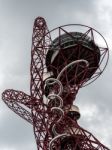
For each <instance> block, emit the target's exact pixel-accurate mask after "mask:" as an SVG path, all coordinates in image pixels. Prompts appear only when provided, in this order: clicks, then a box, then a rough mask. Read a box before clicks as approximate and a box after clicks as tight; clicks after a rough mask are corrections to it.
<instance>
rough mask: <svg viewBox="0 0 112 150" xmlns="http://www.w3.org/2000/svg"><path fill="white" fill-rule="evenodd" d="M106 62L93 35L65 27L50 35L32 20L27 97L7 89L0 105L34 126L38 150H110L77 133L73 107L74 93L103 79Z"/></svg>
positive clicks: (90, 30)
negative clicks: (3, 103) (3, 104)
mask: <svg viewBox="0 0 112 150" xmlns="http://www.w3.org/2000/svg"><path fill="white" fill-rule="evenodd" d="M101 41H102V42H101ZM98 42H99V43H100V44H98ZM100 45H101V46H100ZM108 57H109V53H108V45H107V43H106V41H105V39H104V37H103V36H102V35H101V34H100V33H99V32H97V31H96V30H95V29H93V28H91V27H88V26H84V25H80V24H68V25H64V26H60V27H57V28H55V29H53V30H52V31H49V30H48V27H47V24H46V22H45V20H44V18H42V17H38V18H36V19H35V21H34V27H33V36H32V49H31V67H30V73H31V82H30V95H28V94H26V93H24V92H22V91H17V90H13V89H7V90H5V91H4V92H3V94H2V99H3V101H4V102H5V103H6V105H7V106H8V107H9V108H10V109H11V110H12V111H14V112H15V113H16V114H17V115H19V116H20V117H22V118H23V119H25V120H26V121H28V122H29V123H30V124H32V125H33V129H34V134H35V139H36V144H37V150H109V149H108V148H107V147H106V146H104V145H103V144H101V143H100V142H99V141H98V140H97V139H96V138H95V137H94V136H93V135H92V134H91V133H90V132H88V131H87V130H85V129H83V128H82V127H80V125H79V124H78V121H77V120H78V119H79V118H80V112H79V108H78V107H77V106H76V105H74V104H75V98H76V94H77V92H78V90H79V89H80V88H81V87H83V86H86V85H88V84H90V83H91V82H93V81H94V80H95V79H97V78H98V77H99V76H100V75H101V74H102V72H103V71H104V69H105V67H106V65H107V62H108ZM73 103H74V104H73Z"/></svg>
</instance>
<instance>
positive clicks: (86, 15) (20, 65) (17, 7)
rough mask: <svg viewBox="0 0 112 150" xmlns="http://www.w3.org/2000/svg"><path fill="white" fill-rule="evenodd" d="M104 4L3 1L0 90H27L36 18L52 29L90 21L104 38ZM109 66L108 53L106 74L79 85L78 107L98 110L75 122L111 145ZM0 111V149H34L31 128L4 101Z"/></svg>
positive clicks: (106, 32) (107, 25) (0, 4)
mask: <svg viewBox="0 0 112 150" xmlns="http://www.w3.org/2000/svg"><path fill="white" fill-rule="evenodd" d="M104 8H105V7H104V6H102V5H101V1H99V2H98V1H97V0H94V1H90V0H85V1H82V0H78V1H76V0H73V1H65V0H61V1H60V0H47V1H45V0H41V1H39V0H32V1H30V0H23V1H17V0H10V1H8V0H4V1H2V0H1V1H0V18H1V19H0V25H1V27H0V68H1V69H0V74H1V76H2V78H1V77H0V80H2V81H0V93H2V91H3V90H4V89H6V88H13V89H18V90H23V91H25V92H27V93H29V85H30V71H29V67H30V49H31V36H32V27H33V21H34V19H35V17H37V16H43V17H45V19H46V21H47V23H48V27H49V29H50V30H51V29H52V28H54V27H57V26H59V25H63V24H69V23H82V24H86V25H90V26H92V27H94V28H95V29H97V30H99V32H101V33H102V34H103V36H104V37H105V36H106V37H107V39H108V38H111V24H112V21H111V20H110V21H108V19H107V18H106V16H105V15H104V16H103V17H102V16H101V15H103V14H102V13H101V9H102V12H104V10H105V9H104ZM110 8H111V7H110ZM107 12H108V7H107ZM110 12H111V9H109V12H108V13H107V14H109V18H111V17H112V16H111V13H110ZM105 21H106V23H105ZM107 42H108V41H107ZM110 46H111V44H110ZM111 64H112V60H111V57H110V62H109V66H108V67H107V69H106V71H105V73H104V74H103V75H102V76H101V77H100V78H99V79H98V80H96V81H95V82H94V83H93V84H91V85H89V86H87V87H85V88H82V89H80V91H79V93H78V95H77V99H76V103H77V104H78V105H79V107H80V109H81V110H83V106H85V108H87V109H90V108H88V107H87V106H90V107H91V106H93V105H95V107H96V108H97V112H96V113H94V112H93V113H94V114H92V118H89V117H91V116H90V115H89V114H87V116H85V115H83V114H82V117H81V119H80V121H79V122H80V124H81V126H82V127H84V128H85V129H87V130H90V131H91V132H92V133H93V134H95V136H96V137H98V139H100V140H101V141H102V140H103V143H104V144H106V145H107V146H110V148H111V149H112V143H111V139H112V135H111V133H112V129H111V126H112V118H111V114H112V110H111V106H112V101H111V89H112V87H111V81H112V79H111V74H112V69H111ZM0 110H2V112H1V111H0V113H1V114H0V148H5V147H6V148H7V147H9V149H8V150H10V148H12V150H19V149H20V148H21V150H26V149H27V150H31V149H35V150H36V145H35V140H34V136H33V129H32V127H31V126H29V125H27V123H25V122H24V121H23V120H22V119H20V118H18V116H16V115H15V114H14V113H13V112H11V111H10V110H8V108H7V107H6V106H5V104H3V102H0ZM90 111H91V109H90ZM82 113H83V111H82ZM100 129H101V131H102V132H100ZM105 132H106V133H105Z"/></svg>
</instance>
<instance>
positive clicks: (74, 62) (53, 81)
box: [45, 59, 89, 150]
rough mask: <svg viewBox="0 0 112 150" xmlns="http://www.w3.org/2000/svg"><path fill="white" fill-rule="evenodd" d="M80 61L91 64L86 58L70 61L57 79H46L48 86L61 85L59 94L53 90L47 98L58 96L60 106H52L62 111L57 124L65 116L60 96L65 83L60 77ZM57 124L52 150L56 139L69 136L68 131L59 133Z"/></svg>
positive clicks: (50, 146) (53, 98) (87, 64)
mask: <svg viewBox="0 0 112 150" xmlns="http://www.w3.org/2000/svg"><path fill="white" fill-rule="evenodd" d="M80 62H84V63H85V64H86V68H87V67H88V66H89V63H88V61H86V60H84V59H81V60H76V61H73V62H71V63H69V64H68V65H66V66H65V67H64V68H63V69H62V71H61V72H60V73H59V75H58V77H57V79H55V78H48V79H46V81H45V84H46V85H47V86H49V85H53V84H55V83H58V85H59V92H58V93H57V94H55V91H54V90H53V91H52V94H49V95H48V96H47V99H49V100H54V101H55V100H56V99H55V98H57V99H58V100H59V106H58V107H57V106H53V107H52V108H51V111H58V112H60V113H61V116H60V118H59V119H58V120H57V123H56V124H58V123H59V122H60V121H61V120H62V118H63V116H64V110H63V99H62V98H61V96H60V95H61V94H62V92H63V85H62V83H61V81H60V77H61V76H62V74H63V72H64V71H65V70H66V69H68V68H69V67H70V66H72V65H76V64H77V63H80ZM56 124H55V123H54V125H53V126H52V132H53V135H54V138H53V139H52V140H51V141H50V142H49V148H50V150H52V144H53V142H54V141H55V140H56V139H58V138H61V137H66V136H68V133H62V134H59V133H57V132H56V130H55V128H56Z"/></svg>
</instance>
